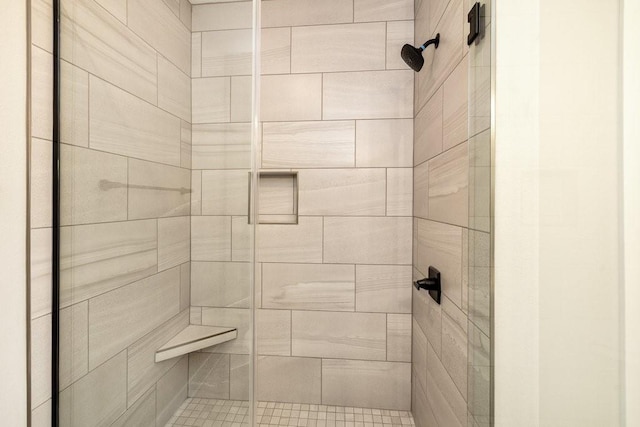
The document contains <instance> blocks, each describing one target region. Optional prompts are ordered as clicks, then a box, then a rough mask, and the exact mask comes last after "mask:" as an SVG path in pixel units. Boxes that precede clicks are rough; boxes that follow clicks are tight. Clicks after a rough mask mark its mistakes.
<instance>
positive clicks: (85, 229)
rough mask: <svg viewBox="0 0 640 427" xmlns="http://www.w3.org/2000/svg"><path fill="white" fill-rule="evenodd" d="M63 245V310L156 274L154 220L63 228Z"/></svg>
mask: <svg viewBox="0 0 640 427" xmlns="http://www.w3.org/2000/svg"><path fill="white" fill-rule="evenodd" d="M60 242H61V247H60V260H61V271H60V276H61V278H60V283H61V294H60V299H61V305H62V306H63V307H66V306H67V305H70V304H73V303H76V302H79V301H83V300H85V299H88V298H91V297H94V296H96V295H100V294H103V293H105V292H108V291H110V290H112V289H115V288H117V287H119V286H122V285H125V284H127V283H131V282H133V281H135V280H140V279H143V278H145V277H148V276H150V275H152V274H154V273H155V272H156V271H157V256H158V255H157V224H156V221H154V220H148V221H128V222H116V223H107V224H95V225H79V226H74V227H63V228H62V229H61V230H60Z"/></svg>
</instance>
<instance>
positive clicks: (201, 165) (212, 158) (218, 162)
mask: <svg viewBox="0 0 640 427" xmlns="http://www.w3.org/2000/svg"><path fill="white" fill-rule="evenodd" d="M250 167H251V145H249V144H245V145H239V144H234V145H194V146H193V168H194V169H247V170H248V169H249V168H250Z"/></svg>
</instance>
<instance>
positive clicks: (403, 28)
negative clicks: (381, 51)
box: [387, 18, 414, 70]
mask: <svg viewBox="0 0 640 427" xmlns="http://www.w3.org/2000/svg"><path fill="white" fill-rule="evenodd" d="M409 19H412V18H409ZM413 31H414V21H413V20H411V21H392V22H387V70H405V69H406V68H407V64H406V63H405V62H404V61H403V60H402V56H401V55H400V52H401V51H402V47H403V46H404V45H405V44H407V43H408V44H411V42H412V40H413V38H414V36H413Z"/></svg>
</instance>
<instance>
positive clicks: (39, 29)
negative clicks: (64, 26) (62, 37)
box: [31, 0, 53, 52]
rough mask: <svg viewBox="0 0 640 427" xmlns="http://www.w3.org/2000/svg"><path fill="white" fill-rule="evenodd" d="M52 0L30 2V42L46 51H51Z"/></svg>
mask: <svg viewBox="0 0 640 427" xmlns="http://www.w3.org/2000/svg"><path fill="white" fill-rule="evenodd" d="M52 3H53V2H52V0H33V1H32V2H31V43H32V44H33V45H34V46H38V47H40V48H42V49H44V50H46V51H47V52H53V5H52Z"/></svg>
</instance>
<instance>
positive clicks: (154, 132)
mask: <svg viewBox="0 0 640 427" xmlns="http://www.w3.org/2000/svg"><path fill="white" fill-rule="evenodd" d="M90 86H91V97H90V118H89V124H90V126H89V127H90V132H91V138H90V141H89V145H90V147H91V148H94V149H97V150H101V151H107V152H110V153H115V154H121V155H123V156H128V157H136V158H139V159H143V160H150V161H154V162H160V163H167V164H170V165H175V166H179V165H180V119H178V118H177V117H175V116H172V115H171V114H169V113H167V112H166V111H163V110H161V109H159V108H157V107H155V106H153V105H151V104H148V103H146V102H144V101H142V100H140V99H138V98H136V97H135V96H133V95H130V94H128V93H126V92H124V91H123V90H121V89H119V88H117V87H115V86H112V85H110V84H108V83H105V82H104V81H102V80H100V79H97V78H95V77H91V78H90Z"/></svg>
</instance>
